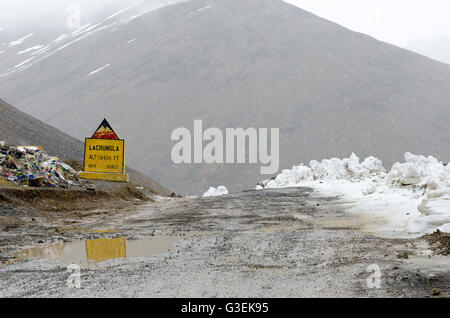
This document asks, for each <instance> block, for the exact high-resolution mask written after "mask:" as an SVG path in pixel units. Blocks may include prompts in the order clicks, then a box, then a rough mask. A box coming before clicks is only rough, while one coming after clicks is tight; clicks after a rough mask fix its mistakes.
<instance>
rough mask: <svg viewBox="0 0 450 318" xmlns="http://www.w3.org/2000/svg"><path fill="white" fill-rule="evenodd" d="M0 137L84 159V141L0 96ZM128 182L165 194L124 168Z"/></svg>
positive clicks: (143, 178)
mask: <svg viewBox="0 0 450 318" xmlns="http://www.w3.org/2000/svg"><path fill="white" fill-rule="evenodd" d="M0 116H1V119H2V123H1V125H0V140H4V141H6V142H7V143H8V144H11V145H24V146H25V145H36V146H42V147H44V149H45V151H46V152H47V153H49V154H50V155H55V156H58V157H60V158H61V159H64V160H68V159H75V160H77V161H79V162H82V161H83V143H82V142H81V141H79V140H76V139H75V138H73V137H70V136H68V135H66V134H64V133H62V132H61V131H59V130H57V129H55V128H53V127H50V126H49V125H46V124H44V123H43V122H41V121H39V120H36V119H34V118H33V117H31V116H29V115H27V114H24V113H23V112H21V111H18V110H17V109H15V108H14V107H12V106H11V105H9V104H7V103H5V102H4V101H3V100H1V99H0ZM127 173H128V174H129V175H130V178H131V181H132V182H134V183H136V184H139V185H143V186H146V187H148V188H149V189H152V190H154V191H155V192H156V193H159V194H162V195H168V194H169V191H168V190H167V189H165V188H163V187H161V186H160V185H159V184H157V183H156V182H155V181H153V180H152V179H150V178H149V177H147V176H145V175H143V174H142V173H140V172H138V171H135V170H133V169H130V168H127Z"/></svg>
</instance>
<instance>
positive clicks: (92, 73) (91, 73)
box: [86, 64, 110, 76]
mask: <svg viewBox="0 0 450 318" xmlns="http://www.w3.org/2000/svg"><path fill="white" fill-rule="evenodd" d="M109 66H110V64H106V65H105V66H102V67H100V68H99V69H96V70H95V71H92V72H90V73H89V74H88V75H86V76H91V75H94V74H96V73H98V72H100V71H102V70H104V69H105V68H107V67H109Z"/></svg>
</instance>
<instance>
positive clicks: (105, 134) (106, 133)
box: [92, 119, 120, 140]
mask: <svg viewBox="0 0 450 318" xmlns="http://www.w3.org/2000/svg"><path fill="white" fill-rule="evenodd" d="M92 139H115V140H119V139H120V138H119V136H117V134H116V132H115V131H114V129H112V127H111V125H110V124H109V123H108V121H107V120H106V119H103V121H102V123H101V124H100V126H98V128H97V130H96V131H95V133H94V134H93V135H92Z"/></svg>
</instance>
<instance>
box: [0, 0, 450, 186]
mask: <svg viewBox="0 0 450 318" xmlns="http://www.w3.org/2000/svg"><path fill="white" fill-rule="evenodd" d="M125 15H126V13H123V14H121V15H119V16H117V20H115V21H114V22H112V20H108V21H106V22H102V23H100V24H98V25H96V26H95V27H94V28H93V29H91V30H90V31H89V32H93V30H94V31H95V32H94V33H92V34H90V35H89V36H86V37H84V38H82V39H79V40H76V39H75V40H76V41H75V40H74V39H72V41H71V42H70V45H68V44H69V43H66V44H57V45H55V48H53V50H55V51H54V53H52V54H51V55H50V56H49V57H47V58H45V59H44V60H42V61H36V60H32V61H31V62H29V64H30V67H27V68H26V69H23V70H21V71H17V72H14V73H13V74H10V75H5V76H3V77H1V78H0V93H1V94H3V95H4V96H6V97H7V98H8V99H9V100H11V101H13V102H14V104H16V105H19V107H20V109H21V110H23V111H25V112H27V113H29V114H32V115H33V116H35V117H37V118H39V119H41V120H43V121H44V122H46V123H49V124H51V125H52V126H55V127H57V128H59V129H62V130H64V131H65V132H66V133H68V134H70V135H72V136H74V137H77V138H84V137H85V135H86V132H87V131H90V130H91V129H92V127H94V126H95V125H96V124H97V123H98V122H99V121H100V120H101V119H102V118H104V117H108V118H109V119H110V120H111V121H112V122H114V123H117V124H115V127H117V130H118V131H120V132H121V137H122V138H124V139H126V140H127V149H128V151H129V152H128V153H129V154H128V162H129V163H131V165H132V166H134V167H137V168H138V169H140V170H142V171H145V172H147V173H149V174H150V175H152V176H155V177H156V178H157V179H158V180H160V181H161V182H162V183H163V184H164V185H167V186H168V187H170V188H173V189H175V190H176V191H179V192H184V193H192V194H194V193H196V194H198V193H201V192H202V191H203V190H206V189H207V188H208V186H210V185H220V184H223V185H226V186H228V187H229V188H231V190H240V189H244V188H248V187H252V186H254V185H255V184H256V183H257V182H258V181H260V180H262V179H267V176H261V175H260V174H259V169H260V166H259V165H212V166H207V165H180V166H176V165H174V164H173V163H172V161H171V158H170V152H171V148H172V146H173V145H174V142H172V141H171V140H170V136H171V133H172V131H173V130H174V129H175V128H178V127H187V128H188V129H190V130H191V131H192V130H193V121H194V120H195V119H203V125H204V128H208V127H211V126H212V127H218V128H221V129H225V128H227V127H233V128H237V127H244V128H248V127H256V128H266V127H267V128H271V127H279V128H280V161H281V163H280V168H286V167H290V166H292V165H293V164H298V163H300V162H308V161H309V160H311V159H319V158H328V157H332V156H337V157H345V156H348V155H349V154H350V153H351V152H357V154H358V155H360V156H367V155H375V156H377V157H379V158H380V159H382V161H383V162H384V163H386V164H387V165H389V164H390V163H393V162H395V161H399V160H401V158H402V156H403V153H404V152H406V151H411V152H416V153H422V154H433V155H434V156H436V157H438V158H439V159H441V160H445V161H449V160H450V147H449V137H448V136H449V135H450V90H449V89H448V88H449V83H450V66H448V65H445V64H443V63H438V62H435V61H432V60H430V59H428V58H425V57H423V56H420V55H417V54H414V53H411V52H409V51H406V50H403V49H399V48H397V47H394V46H392V45H388V44H386V43H382V42H379V41H377V40H375V39H373V38H370V37H368V36H365V35H363V34H359V33H355V32H352V31H349V30H347V29H345V28H343V27H340V26H339V25H336V24H334V23H331V22H329V21H326V20H323V19H321V18H318V17H316V16H314V15H312V14H310V13H308V12H306V11H303V10H301V9H298V8H296V7H293V6H291V5H288V4H286V3H284V2H282V1H278V0H192V1H188V2H183V3H180V4H176V5H172V6H168V7H165V8H162V9H159V10H157V11H153V12H149V13H146V14H142V15H140V16H138V17H137V18H133V19H131V20H130V19H129V18H130V17H129V16H125ZM120 21H126V23H121V22H120ZM113 23H116V24H113ZM58 45H59V46H58ZM58 48H60V49H58ZM24 65H28V64H27V63H25V64H24ZM20 68H21V67H19V69H20Z"/></svg>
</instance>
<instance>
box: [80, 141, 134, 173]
mask: <svg viewBox="0 0 450 318" xmlns="http://www.w3.org/2000/svg"><path fill="white" fill-rule="evenodd" d="M84 147H85V149H84V171H86V172H108V173H122V174H123V173H125V141H124V140H112V139H92V138H86V142H85V146H84Z"/></svg>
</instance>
